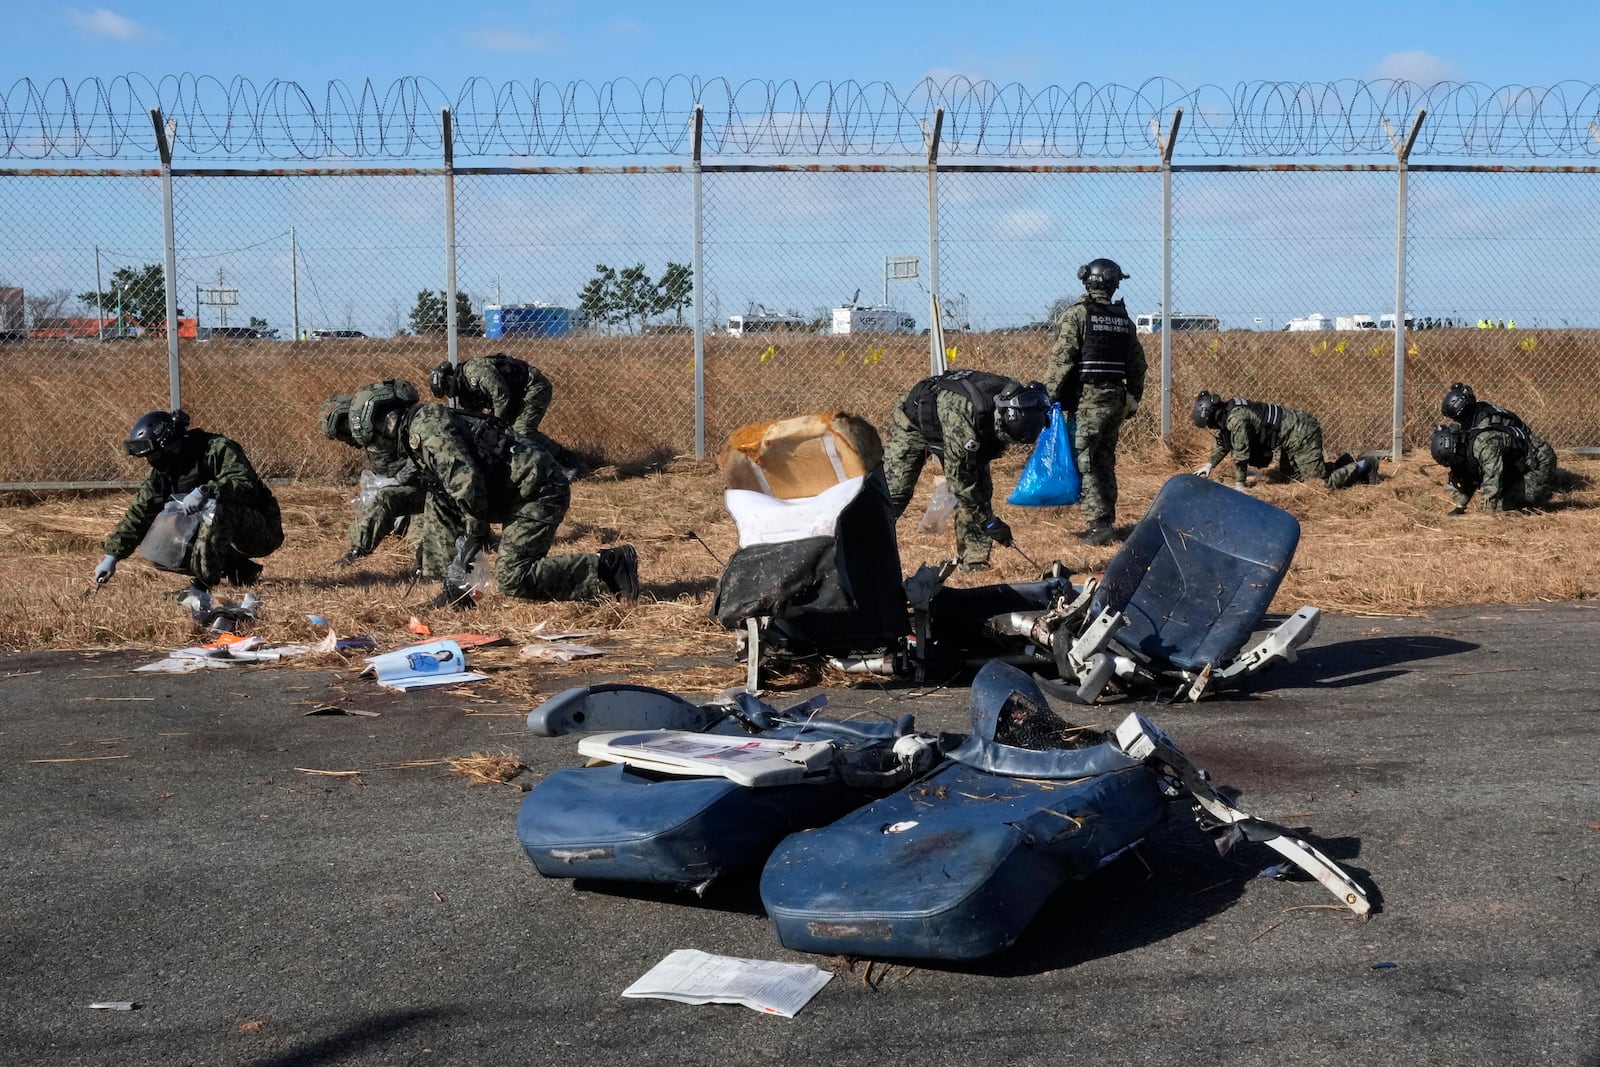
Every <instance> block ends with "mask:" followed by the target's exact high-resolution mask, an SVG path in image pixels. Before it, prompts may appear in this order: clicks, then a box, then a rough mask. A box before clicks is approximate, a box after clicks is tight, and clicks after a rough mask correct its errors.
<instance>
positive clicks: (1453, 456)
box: [1430, 382, 1556, 515]
mask: <svg viewBox="0 0 1600 1067" xmlns="http://www.w3.org/2000/svg"><path fill="white" fill-rule="evenodd" d="M1439 413H1440V414H1441V415H1443V416H1444V417H1445V418H1448V419H1454V420H1455V421H1456V422H1457V423H1458V424H1459V425H1457V426H1448V425H1445V424H1443V423H1441V424H1440V425H1439V427H1438V428H1437V429H1435V430H1434V431H1433V439H1432V441H1431V442H1430V446H1431V451H1432V452H1433V461H1434V462H1435V463H1437V464H1439V465H1440V466H1442V467H1445V468H1447V469H1448V470H1449V471H1450V489H1451V496H1452V498H1453V499H1454V500H1455V505H1456V507H1455V510H1454V511H1453V512H1451V514H1453V515H1460V514H1461V513H1462V512H1464V511H1466V509H1467V504H1468V503H1470V502H1471V500H1472V497H1473V494H1477V496H1478V505H1479V507H1481V508H1483V510H1484V511H1518V510H1522V509H1525V508H1538V507H1543V506H1544V505H1545V504H1546V503H1548V502H1549V500H1550V494H1551V493H1552V492H1553V491H1554V489H1555V479H1556V451H1555V449H1553V448H1551V447H1550V445H1549V444H1548V443H1547V442H1546V441H1544V440H1543V439H1542V438H1540V437H1539V436H1538V435H1536V434H1535V433H1534V432H1533V431H1532V430H1530V429H1528V424H1527V423H1525V422H1523V421H1522V420H1521V419H1520V418H1518V417H1517V415H1516V413H1515V412H1512V411H1509V410H1507V409H1506V408H1503V407H1501V406H1499V405H1498V404H1490V403H1488V402H1486V401H1482V400H1479V399H1478V398H1477V396H1475V395H1474V394H1473V392H1472V386H1470V385H1465V384H1463V383H1461V382H1456V383H1455V384H1454V385H1452V386H1451V387H1450V389H1449V391H1448V392H1446V393H1445V394H1444V400H1442V401H1441V402H1440V404H1439Z"/></svg>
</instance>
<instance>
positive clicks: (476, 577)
mask: <svg viewBox="0 0 1600 1067" xmlns="http://www.w3.org/2000/svg"><path fill="white" fill-rule="evenodd" d="M467 588H468V589H470V590H472V599H473V600H482V599H483V598H484V595H485V594H487V593H489V592H491V591H492V590H493V589H494V561H493V560H491V559H490V558H489V553H487V552H479V553H478V555H477V557H476V558H475V559H474V560H473V561H472V568H471V569H470V570H469V571H467Z"/></svg>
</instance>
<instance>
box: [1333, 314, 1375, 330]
mask: <svg viewBox="0 0 1600 1067" xmlns="http://www.w3.org/2000/svg"><path fill="white" fill-rule="evenodd" d="M1333 328H1334V329H1335V330H1376V329H1377V328H1378V322H1377V320H1376V319H1374V318H1373V317H1372V316H1371V315H1340V316H1338V317H1337V318H1335V319H1334V320H1333Z"/></svg>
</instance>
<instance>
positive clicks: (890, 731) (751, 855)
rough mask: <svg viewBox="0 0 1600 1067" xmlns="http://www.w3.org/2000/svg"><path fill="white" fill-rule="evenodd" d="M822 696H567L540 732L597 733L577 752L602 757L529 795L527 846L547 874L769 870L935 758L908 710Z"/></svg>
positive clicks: (641, 878) (540, 717)
mask: <svg viewBox="0 0 1600 1067" xmlns="http://www.w3.org/2000/svg"><path fill="white" fill-rule="evenodd" d="M824 704H826V698H823V697H814V698H812V699H811V700H809V701H806V702H804V703H802V704H799V705H797V706H796V707H793V708H789V709H787V710H785V711H779V710H777V709H775V708H773V707H772V706H771V705H768V704H766V703H764V702H762V701H760V700H758V699H756V698H755V697H753V696H751V695H749V694H747V693H740V694H738V695H737V696H736V697H735V698H734V699H733V702H732V703H725V704H709V705H695V704H691V703H689V702H688V701H687V700H684V699H683V698H681V697H677V696H674V695H673V694H671V693H667V692H664V691H662V690H658V689H650V688H648V687H645V686H632V685H596V686H584V687H580V688H576V689H569V690H567V691H565V692H563V693H559V694H557V695H556V696H554V697H552V698H551V699H550V700H548V701H546V702H545V703H544V704H542V705H541V706H540V707H538V708H536V709H534V711H533V712H532V713H530V715H529V716H528V725H529V727H530V729H532V730H533V731H534V732H535V733H540V734H545V735H551V734H567V733H582V734H587V735H588V736H585V737H584V738H583V739H582V741H581V742H580V744H579V752H580V753H581V754H583V755H586V756H590V757H591V758H594V759H597V760H601V761H604V764H603V765H601V766H590V767H573V768H566V769H563V770H558V771H556V772H555V773H553V774H551V775H549V776H548V777H546V778H545V779H544V780H543V781H541V782H540V783H539V784H538V785H536V786H535V787H534V788H533V789H532V790H531V791H530V792H529V793H528V796H527V798H526V799H525V800H524V801H523V804H522V809H521V811H520V813H519V815H518V817H517V836H518V838H519V839H520V840H521V842H522V847H523V850H524V851H526V852H527V854H528V858H529V859H530V860H532V861H533V865H534V867H535V868H537V869H538V871H539V873H540V874H542V875H544V876H545V877H547V878H594V879H605V880H612V881H626V882H654V883H664V884H671V885H678V886H683V887H690V888H695V889H697V890H703V889H704V888H705V886H706V885H708V884H709V883H710V882H712V881H713V880H714V879H716V878H718V877H720V876H722V875H724V874H727V873H729V872H731V871H735V870H738V869H741V868H753V867H756V866H759V864H760V863H761V861H762V860H764V859H765V858H766V856H767V854H768V853H769V852H770V851H771V850H772V847H773V846H774V845H776V844H777V843H778V842H779V841H780V840H782V839H783V838H784V836H785V835H787V834H789V833H791V832H793V831H795V830H800V829H804V828H806V827H810V826H819V825H822V824H824V823H827V822H829V821H831V820H833V819H835V818H838V817H839V816H840V815H843V814H845V813H847V812H849V811H850V810H851V809H853V808H856V807H859V806H860V805H861V804H864V803H866V802H867V801H869V800H871V799H873V798H874V797H878V796H882V795H884V794H885V793H888V792H890V791H892V790H894V789H897V788H899V787H900V786H901V785H903V784H905V783H906V782H907V781H909V780H911V778H912V777H914V776H915V775H916V774H919V773H921V772H922V771H924V770H926V769H927V768H928V767H929V766H931V765H932V762H933V760H934V759H935V758H936V756H937V753H936V751H935V746H934V741H933V739H932V738H923V737H920V736H919V735H915V734H913V732H912V726H913V723H912V719H911V716H909V715H906V716H904V717H902V718H901V719H900V720H899V721H897V722H839V721H834V720H826V719H818V718H815V717H814V716H815V712H816V711H817V709H819V708H820V707H822V706H823V705H824ZM597 731H610V732H597Z"/></svg>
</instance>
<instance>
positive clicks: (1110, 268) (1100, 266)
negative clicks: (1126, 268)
mask: <svg viewBox="0 0 1600 1067" xmlns="http://www.w3.org/2000/svg"><path fill="white" fill-rule="evenodd" d="M1130 277H1132V275H1130V274H1126V273H1124V272H1123V270H1122V268H1121V267H1119V266H1117V264H1116V263H1115V262H1114V261H1113V260H1109V259H1091V260H1090V261H1089V262H1087V263H1085V264H1084V265H1083V266H1081V267H1079V268H1078V280H1079V281H1080V282H1082V283H1083V287H1084V288H1085V289H1104V290H1105V291H1106V292H1107V293H1114V292H1116V291H1117V283H1118V282H1120V281H1122V279H1124V278H1130Z"/></svg>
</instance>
